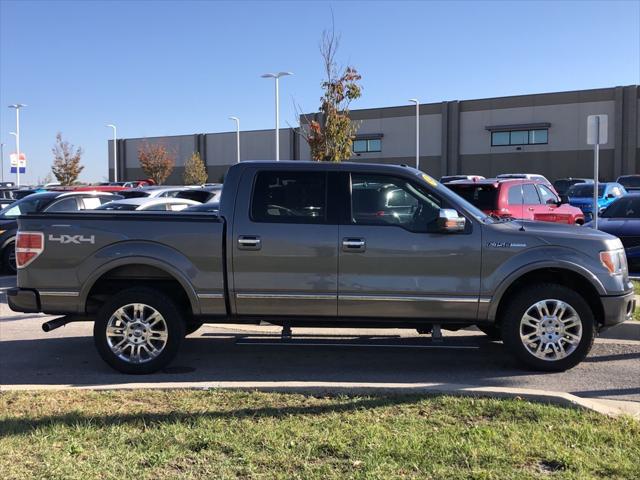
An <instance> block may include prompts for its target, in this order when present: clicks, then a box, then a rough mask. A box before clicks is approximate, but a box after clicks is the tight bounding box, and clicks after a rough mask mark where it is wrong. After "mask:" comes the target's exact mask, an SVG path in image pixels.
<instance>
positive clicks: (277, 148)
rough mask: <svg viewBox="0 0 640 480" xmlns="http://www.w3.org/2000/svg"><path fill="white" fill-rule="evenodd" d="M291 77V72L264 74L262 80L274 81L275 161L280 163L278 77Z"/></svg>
mask: <svg viewBox="0 0 640 480" xmlns="http://www.w3.org/2000/svg"><path fill="white" fill-rule="evenodd" d="M288 75H293V73H291V72H278V73H265V74H263V75H261V77H262V78H274V79H275V80H276V161H280V92H279V89H278V84H279V83H280V82H279V81H280V77H286V76H288Z"/></svg>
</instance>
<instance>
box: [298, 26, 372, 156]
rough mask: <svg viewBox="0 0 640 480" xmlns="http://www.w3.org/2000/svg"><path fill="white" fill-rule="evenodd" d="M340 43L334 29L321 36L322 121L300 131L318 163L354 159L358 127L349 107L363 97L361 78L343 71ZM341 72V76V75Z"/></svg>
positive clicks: (311, 121)
mask: <svg viewBox="0 0 640 480" xmlns="http://www.w3.org/2000/svg"><path fill="white" fill-rule="evenodd" d="M339 44H340V38H339V37H337V36H336V34H335V30H334V28H333V27H332V29H331V31H330V32H327V31H326V30H325V31H324V32H323V33H322V40H321V42H320V55H321V56H322V60H323V62H324V67H325V74H326V78H325V80H324V81H323V82H322V89H323V90H324V94H323V95H322V97H321V98H320V115H319V118H320V120H319V121H318V120H315V119H314V120H309V119H307V121H306V123H307V124H308V127H307V129H306V130H305V129H301V131H303V136H304V137H305V139H306V141H307V143H308V144H309V148H310V149H311V157H312V158H313V159H314V160H316V161H327V162H340V161H342V160H348V159H349V158H350V157H351V146H352V143H353V138H354V136H355V134H356V132H357V130H358V126H357V125H355V124H353V123H352V122H351V120H350V119H349V105H350V103H351V102H352V101H353V100H356V99H357V98H360V96H361V95H362V88H361V87H360V85H359V84H358V82H359V81H360V79H361V78H362V77H361V75H360V74H359V73H358V71H357V70H356V69H355V68H353V67H346V68H345V69H344V70H342V69H340V68H339V67H338V66H337V64H336V61H335V55H336V52H337V50H338V46H339ZM340 72H341V73H340Z"/></svg>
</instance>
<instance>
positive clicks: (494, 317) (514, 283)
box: [487, 262, 606, 323]
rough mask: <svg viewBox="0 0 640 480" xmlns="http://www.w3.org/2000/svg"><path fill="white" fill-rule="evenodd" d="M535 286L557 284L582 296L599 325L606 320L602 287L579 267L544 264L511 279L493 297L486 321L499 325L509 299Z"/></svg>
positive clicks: (530, 266)
mask: <svg viewBox="0 0 640 480" xmlns="http://www.w3.org/2000/svg"><path fill="white" fill-rule="evenodd" d="M534 283H555V284H559V285H564V286H566V287H569V288H571V289H573V290H575V291H577V292H578V293H580V294H581V295H582V296H583V297H584V299H585V300H586V301H587V303H588V304H589V306H590V307H591V309H592V311H593V314H594V317H595V318H596V321H597V322H598V323H602V322H603V320H604V307H603V305H602V302H601V301H600V295H603V294H605V293H606V291H605V289H604V287H603V285H602V283H600V281H599V280H598V278H597V277H595V276H594V275H593V274H592V273H591V272H589V271H588V270H586V269H585V268H584V267H581V266H580V265H576V264H572V263H567V262H553V263H552V262H544V263H537V264H534V265H529V266H527V267H524V268H522V269H520V270H518V271H516V272H514V273H513V274H511V275H509V276H508V277H507V278H506V279H505V280H504V281H503V282H502V283H501V284H500V285H499V287H498V289H497V290H496V294H494V296H493V298H492V301H491V304H490V306H489V310H488V312H487V317H488V319H489V320H491V321H493V322H497V323H498V322H500V315H501V313H502V310H503V309H504V307H505V305H506V303H507V302H508V300H509V298H510V296H511V295H512V294H513V293H515V292H516V291H518V290H520V289H522V288H526V286H527V285H531V284H534Z"/></svg>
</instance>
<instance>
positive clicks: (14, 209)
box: [0, 195, 55, 218]
mask: <svg viewBox="0 0 640 480" xmlns="http://www.w3.org/2000/svg"><path fill="white" fill-rule="evenodd" d="M53 198H55V197H53ZM53 198H52V197H51V196H50V195H45V196H38V195H36V196H33V197H25V198H23V199H22V200H18V201H17V202H14V203H12V204H11V205H9V206H8V207H6V208H5V209H4V210H1V211H0V217H2V218H13V217H17V216H19V215H24V214H26V213H37V212H41V211H42V210H43V209H44V207H46V206H47V205H48V204H49V203H50V202H51V200H53Z"/></svg>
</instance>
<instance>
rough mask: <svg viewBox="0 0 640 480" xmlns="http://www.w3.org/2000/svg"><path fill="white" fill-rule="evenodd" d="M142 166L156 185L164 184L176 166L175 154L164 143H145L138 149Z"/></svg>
mask: <svg viewBox="0 0 640 480" xmlns="http://www.w3.org/2000/svg"><path fill="white" fill-rule="evenodd" d="M138 161H139V162H140V168H142V171H143V172H144V173H145V175H147V176H148V177H149V178H150V179H151V180H153V181H154V182H155V183H156V185H162V184H163V183H164V182H165V180H166V179H167V178H169V175H171V172H173V168H174V166H175V155H174V154H172V153H170V152H169V151H168V150H167V149H166V147H165V146H164V145H158V144H153V145H150V144H148V143H146V142H145V143H143V144H142V146H141V147H140V148H139V149H138Z"/></svg>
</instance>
